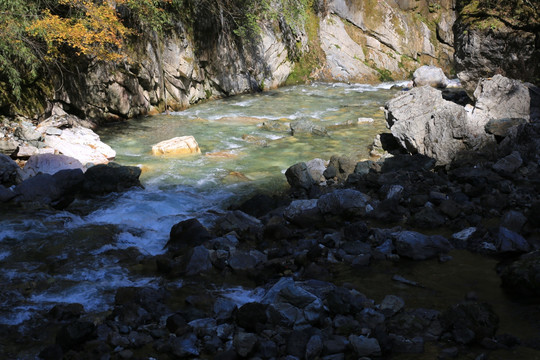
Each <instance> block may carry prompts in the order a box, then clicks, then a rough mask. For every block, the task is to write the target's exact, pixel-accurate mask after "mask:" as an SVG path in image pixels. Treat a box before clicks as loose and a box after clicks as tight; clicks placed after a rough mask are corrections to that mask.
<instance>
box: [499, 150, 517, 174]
mask: <svg viewBox="0 0 540 360" xmlns="http://www.w3.org/2000/svg"><path fill="white" fill-rule="evenodd" d="M521 165H523V160H522V159H521V155H520V154H519V152H518V151H514V152H512V153H511V154H510V155H508V156H505V157H503V158H502V159H500V160H499V161H497V162H496V163H495V164H493V170H495V171H496V172H498V173H506V174H512V173H513V172H514V171H516V170H517V169H519V168H520V167H521Z"/></svg>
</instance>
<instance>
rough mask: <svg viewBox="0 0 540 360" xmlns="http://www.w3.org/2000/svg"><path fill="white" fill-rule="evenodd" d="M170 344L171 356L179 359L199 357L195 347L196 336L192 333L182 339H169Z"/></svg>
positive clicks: (197, 349) (198, 351)
mask: <svg viewBox="0 0 540 360" xmlns="http://www.w3.org/2000/svg"><path fill="white" fill-rule="evenodd" d="M170 344H171V347H172V351H171V352H172V354H173V355H174V356H177V357H179V358H186V357H192V356H199V354H200V350H199V348H198V346H197V335H195V334H194V333H189V334H186V335H184V336H182V337H171V338H170Z"/></svg>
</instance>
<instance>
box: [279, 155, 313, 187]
mask: <svg viewBox="0 0 540 360" xmlns="http://www.w3.org/2000/svg"><path fill="white" fill-rule="evenodd" d="M285 176H286V178H287V182H288V183H289V185H290V186H291V187H292V188H293V189H300V190H304V191H307V190H309V189H310V188H311V187H312V186H313V185H315V184H316V181H315V180H314V179H313V177H312V176H311V173H310V171H309V169H308V167H307V164H306V163H305V162H300V163H297V164H294V165H293V166H291V167H289V168H288V169H287V171H286V172H285Z"/></svg>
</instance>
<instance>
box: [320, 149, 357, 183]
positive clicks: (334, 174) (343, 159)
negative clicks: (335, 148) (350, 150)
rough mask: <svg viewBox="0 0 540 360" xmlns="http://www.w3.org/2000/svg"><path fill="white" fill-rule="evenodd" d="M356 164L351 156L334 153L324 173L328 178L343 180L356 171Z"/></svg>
mask: <svg viewBox="0 0 540 360" xmlns="http://www.w3.org/2000/svg"><path fill="white" fill-rule="evenodd" d="M356 164H357V162H356V161H355V160H354V159H352V158H350V157H347V156H335V155H334V156H332V157H331V158H330V163H329V164H328V167H327V168H326V171H325V172H324V174H323V175H324V176H325V177H326V178H327V179H331V178H337V180H338V181H340V182H342V181H345V180H347V178H348V177H349V175H350V174H352V173H354V170H355V169H356Z"/></svg>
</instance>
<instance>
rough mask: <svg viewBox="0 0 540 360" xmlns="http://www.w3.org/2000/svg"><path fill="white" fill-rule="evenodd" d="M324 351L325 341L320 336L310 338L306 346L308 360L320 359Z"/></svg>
mask: <svg viewBox="0 0 540 360" xmlns="http://www.w3.org/2000/svg"><path fill="white" fill-rule="evenodd" d="M322 351H323V341H322V338H321V337H320V336H319V335H313V336H312V337H310V338H309V341H308V343H307V344H306V353H305V358H306V360H315V359H317V358H319V356H320V354H321V353H322Z"/></svg>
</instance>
